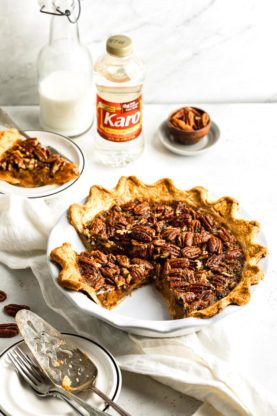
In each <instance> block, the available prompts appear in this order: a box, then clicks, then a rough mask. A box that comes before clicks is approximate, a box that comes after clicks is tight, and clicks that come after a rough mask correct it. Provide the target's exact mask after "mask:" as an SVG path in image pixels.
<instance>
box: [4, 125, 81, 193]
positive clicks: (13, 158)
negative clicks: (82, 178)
mask: <svg viewBox="0 0 277 416" xmlns="http://www.w3.org/2000/svg"><path fill="white" fill-rule="evenodd" d="M78 176H79V172H78V169H77V166H76V165H75V164H74V163H72V162H69V161H68V160H66V159H65V158H63V157H62V156H60V155H59V154H57V153H54V152H53V151H52V150H50V149H49V148H46V147H43V146H42V145H41V144H40V142H39V141H38V139H36V138H30V139H25V138H23V137H21V136H20V134H19V132H18V131H17V130H14V129H12V130H9V131H1V132H0V179H2V180H4V181H6V182H8V183H10V184H12V185H17V186H22V187H25V188H32V187H38V186H43V185H52V184H58V185H62V184H64V183H66V182H69V181H71V180H73V179H76V178H77V177H78Z"/></svg>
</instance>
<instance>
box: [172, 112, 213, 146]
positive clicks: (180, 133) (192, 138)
mask: <svg viewBox="0 0 277 416" xmlns="http://www.w3.org/2000/svg"><path fill="white" fill-rule="evenodd" d="M166 125H167V129H168V131H169V133H170V134H171V135H172V136H173V138H174V139H175V140H176V141H178V142H179V143H181V144H185V145H192V144H196V143H198V142H199V141H200V140H201V139H203V138H204V137H205V136H207V134H208V133H209V130H210V127H211V118H210V116H209V114H208V113H206V111H204V110H201V109H200V108H196V107H182V108H179V109H178V110H175V111H174V112H173V113H171V114H170V115H169V117H168V119H167V121H166Z"/></svg>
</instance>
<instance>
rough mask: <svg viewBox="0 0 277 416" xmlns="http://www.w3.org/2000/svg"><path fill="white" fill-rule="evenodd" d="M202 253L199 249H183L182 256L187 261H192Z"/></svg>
mask: <svg viewBox="0 0 277 416" xmlns="http://www.w3.org/2000/svg"><path fill="white" fill-rule="evenodd" d="M201 253H202V251H201V248H200V247H185V248H183V250H182V255H183V256H184V257H188V258H189V259H194V258H196V257H198V256H200V254H201Z"/></svg>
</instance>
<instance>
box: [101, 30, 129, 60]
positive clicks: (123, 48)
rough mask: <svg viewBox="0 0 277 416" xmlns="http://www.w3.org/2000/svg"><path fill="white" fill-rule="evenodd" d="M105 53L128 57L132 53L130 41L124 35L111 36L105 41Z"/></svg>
mask: <svg viewBox="0 0 277 416" xmlns="http://www.w3.org/2000/svg"><path fill="white" fill-rule="evenodd" d="M106 51H107V52H108V53H109V54H111V55H114V56H118V57H121V56H128V55H130V54H131V53H132V51H133V43H132V39H131V38H129V36H125V35H113V36H110V37H109V38H108V39H107V43H106Z"/></svg>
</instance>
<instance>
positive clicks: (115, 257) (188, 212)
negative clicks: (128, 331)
mask: <svg viewBox="0 0 277 416" xmlns="http://www.w3.org/2000/svg"><path fill="white" fill-rule="evenodd" d="M84 236H85V239H86V241H87V243H88V245H89V246H90V247H93V249H94V250H97V251H93V252H91V253H89V252H84V253H81V254H80V255H77V258H78V261H77V263H78V267H79V271H80V274H81V276H82V279H84V281H85V282H86V284H88V285H91V286H92V287H94V289H95V291H96V295H97V297H98V299H99V301H100V303H101V304H102V305H103V306H104V307H108V308H110V307H112V306H115V305H116V304H117V303H118V302H119V301H120V300H122V298H123V297H125V296H126V295H128V294H130V293H131V292H132V290H133V289H135V288H137V287H139V286H141V285H143V284H145V283H147V282H149V281H154V284H155V286H156V287H157V289H158V290H159V291H160V292H161V293H162V294H163V296H164V298H165V299H166V301H167V303H168V305H169V310H170V314H171V316H172V318H174V319H177V318H183V317H185V316H190V315H191V314H192V313H193V312H194V311H199V310H202V309H205V308H207V307H209V306H211V305H212V304H214V303H216V302H217V301H219V300H220V299H222V298H223V297H225V296H227V295H228V294H229V293H230V292H231V291H232V290H233V289H234V288H235V287H236V286H237V284H238V283H239V281H240V279H241V275H242V270H243V266H244V261H245V259H244V254H243V251H242V248H241V246H240V243H239V242H238V240H237V239H236V237H235V236H234V235H233V234H232V233H231V232H230V230H228V228H227V227H226V226H225V225H224V224H222V223H220V222H219V221H218V220H217V219H216V218H215V217H213V216H212V215H211V214H208V213H207V212H205V210H203V209H200V208H194V207H192V206H189V205H188V204H186V203H184V202H181V201H173V202H166V201H164V202H151V201H146V200H133V201H131V202H128V203H126V204H123V205H117V204H116V205H114V206H112V207H111V208H110V209H109V210H107V211H102V212H100V213H99V214H98V215H96V216H95V217H94V219H93V220H92V221H91V222H89V223H88V224H87V225H86V229H85V232H84Z"/></svg>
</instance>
